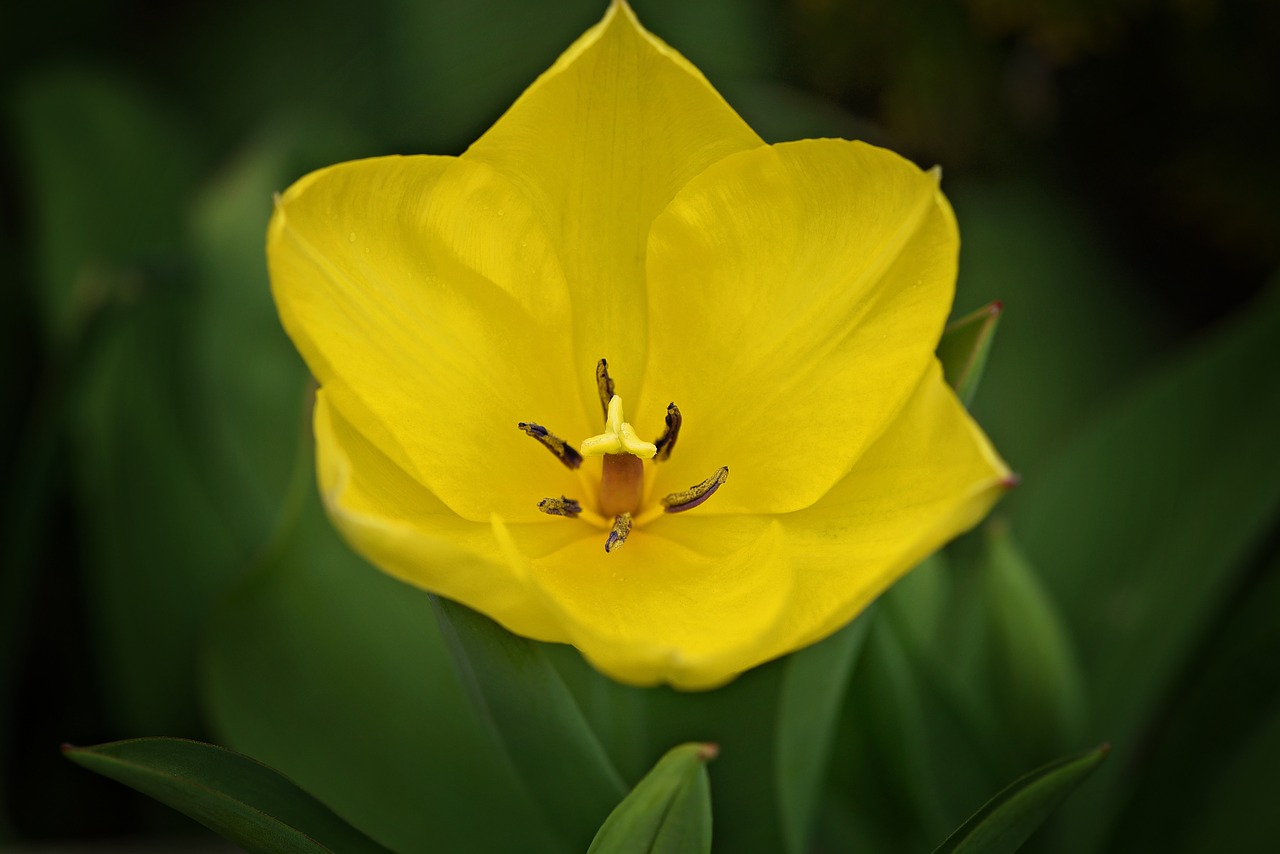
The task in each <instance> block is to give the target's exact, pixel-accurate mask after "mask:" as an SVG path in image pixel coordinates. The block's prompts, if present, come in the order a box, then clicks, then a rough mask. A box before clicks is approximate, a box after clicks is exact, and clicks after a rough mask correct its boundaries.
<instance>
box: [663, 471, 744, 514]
mask: <svg viewBox="0 0 1280 854" xmlns="http://www.w3.org/2000/svg"><path fill="white" fill-rule="evenodd" d="M728 479H729V467H728V466H720V468H718V469H716V473H715V474H713V475H711V477H709V478H707V479H706V480H704V481H703V482H702V483H700V484H698V485H697V486H691V487H689V488H688V489H686V490H684V491H683V492H673V493H671V494H670V495H668V496H667V497H666V498H664V499H662V506H663V507H665V508H666V511H667V512H668V513H681V512H683V511H685V510H692V509H693V508H695V507H697V506H698V505H699V504H701V503H702V502H704V501H706V500H707V499H708V498H710V497H711V496H712V495H714V494H715V491H716V490H717V489H719V488H720V486H721V484H723V483H724V482H725V481H726V480H728Z"/></svg>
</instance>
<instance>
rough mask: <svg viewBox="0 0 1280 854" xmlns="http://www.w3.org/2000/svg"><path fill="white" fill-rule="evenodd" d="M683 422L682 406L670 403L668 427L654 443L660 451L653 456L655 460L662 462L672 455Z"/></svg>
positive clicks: (668, 406)
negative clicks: (681, 415)
mask: <svg viewBox="0 0 1280 854" xmlns="http://www.w3.org/2000/svg"><path fill="white" fill-rule="evenodd" d="M681 423H682V422H681V418H680V407H678V406H676V405H675V404H674V403H668V404H667V429H666V430H663V431H662V436H660V437H659V438H658V441H656V442H654V443H653V444H654V446H656V447H657V449H658V453H657V454H655V455H654V457H653V459H654V460H655V461H657V462H662V461H663V460H665V459H666V458H667V457H669V456H671V449H672V448H674V447H675V446H676V437H677V436H679V435H680V424H681Z"/></svg>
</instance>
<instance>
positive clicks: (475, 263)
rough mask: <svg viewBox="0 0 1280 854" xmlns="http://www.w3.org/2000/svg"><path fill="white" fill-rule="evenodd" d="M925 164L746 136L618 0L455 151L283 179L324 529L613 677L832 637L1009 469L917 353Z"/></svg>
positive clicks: (844, 144) (929, 216)
mask: <svg viewBox="0 0 1280 854" xmlns="http://www.w3.org/2000/svg"><path fill="white" fill-rule="evenodd" d="M938 181H939V177H938V175H937V173H936V172H925V171H921V170H920V169H919V168H917V167H916V166H914V165H913V164H911V163H910V162H908V161H907V160H905V159H903V158H901V157H899V156H897V155H895V154H893V153H891V152H889V151H886V150H884V149H880V148H876V147H873V146H870V145H866V144H863V143H859V142H849V141H845V140H833V139H823V140H802V141H799V142H790V143H782V144H777V145H766V144H764V142H763V141H762V140H761V139H760V138H759V137H758V136H757V135H756V134H755V133H754V132H753V131H752V130H751V129H750V128H749V127H747V125H746V124H745V123H744V122H743V121H742V119H741V118H739V117H738V115H737V114H736V113H734V111H733V110H732V109H731V108H730V107H729V106H728V105H727V104H726V103H725V102H724V100H723V99H722V98H721V97H720V95H719V94H718V93H717V92H716V91H715V90H714V89H713V88H712V87H711V85H710V84H709V83H708V82H707V81H706V79H705V78H704V77H703V76H702V74H701V73H700V72H699V71H698V70H697V69H696V68H694V67H693V65H691V64H690V63H689V62H688V61H687V60H686V59H684V58H683V57H682V56H680V55H679V54H678V53H676V52H675V51H674V50H672V49H671V48H670V47H668V46H667V45H666V44H664V43H663V42H661V41H659V40H658V39H657V38H656V37H654V36H653V35H652V34H650V33H648V32H647V31H645V30H644V29H643V28H642V27H641V26H640V24H639V22H638V21H637V20H636V18H635V15H634V13H633V12H632V11H631V9H630V8H629V7H628V6H627V5H626V4H625V3H624V2H621V0H619V2H615V3H613V5H612V6H610V8H609V10H608V12H607V13H606V14H605V16H604V18H603V20H601V21H600V23H598V24H597V25H596V26H594V27H592V28H591V29H590V30H588V31H587V32H586V33H585V34H584V35H583V36H582V37H581V38H580V39H578V41H577V42H575V43H574V44H573V45H572V46H571V47H570V48H569V49H568V50H567V51H566V52H565V53H564V55H563V56H561V57H560V59H559V60H558V61H557V62H556V63H555V64H554V65H553V66H552V67H551V68H550V69H549V70H548V71H546V72H545V73H544V74H543V75H542V76H541V77H540V78H539V79H538V80H537V81H536V82H535V83H534V84H533V85H532V86H530V87H529V89H528V90H527V91H526V92H525V93H524V94H523V95H522V96H521V97H520V98H519V100H517V101H516V103H515V104H514V105H513V106H512V107H511V108H510V109H509V110H508V111H507V113H506V114H505V115H504V116H503V117H502V118H501V119H499V120H498V122H497V124H495V125H494V126H493V127H492V128H490V129H489V131H488V132H487V133H485V134H484V136H482V137H481V138H480V139H479V140H478V141H477V142H476V143H475V144H474V145H472V146H471V148H470V149H468V150H467V151H466V153H464V154H463V155H462V156H461V157H436V156H416V157H380V158H374V159H369V160H361V161H356V162H352V163H343V164H339V165H336V166H332V167H329V168H326V169H321V170H319V171H317V172H314V173H312V174H310V175H308V176H306V177H304V178H302V179H301V180H299V181H298V182H297V183H296V184H294V185H293V186H292V187H290V188H289V190H288V191H287V192H285V193H284V194H283V195H282V196H281V197H280V198H279V200H278V203H277V206H276V211H275V216H274V218H273V219H272V222H271V226H270V230H269V233H268V241H267V248H268V255H269V261H270V268H271V281H272V289H273V292H274V295H275V299H276V303H277V306H278V307H279V311H280V316H281V319H282V321H283V323H284V326H285V328H286V330H287V331H288V333H289V335H290V337H291V338H292V339H293V341H294V343H295V344H296V346H297V347H298V349H299V351H301V353H302V355H303V357H304V358H305V359H306V361H307V364H308V365H309V366H310V368H311V372H312V373H313V374H314V375H315V377H316V379H317V380H318V381H319V383H320V390H319V393H318V395H317V399H316V407H315V421H314V427H315V435H316V442H317V458H318V470H319V482H320V489H321V491H322V493H323V496H324V500H325V503H326V506H327V508H328V511H329V513H330V515H331V517H332V519H333V521H334V522H335V524H336V525H337V527H338V528H339V529H340V530H341V531H342V533H343V534H344V535H345V537H346V538H347V540H348V541H349V542H350V543H351V544H352V546H354V548H355V549H357V550H358V551H359V552H360V553H361V554H363V555H364V556H365V557H366V558H367V559H368V560H369V561H371V562H372V563H373V564H375V565H376V566H378V567H380V568H381V569H383V570H385V571H386V572H388V573H390V574H392V575H394V576H396V577H397V578H400V579H402V580H404V581H406V582H408V583H410V584H414V585H417V586H419V587H421V588H424V589H426V590H430V591H432V592H435V593H438V594H440V595H442V596H446V597H448V598H451V599H454V600H456V601H459V602H461V603H463V604H465V605H468V606H470V607H471V608H474V609H475V610H478V611H480V612H482V613H485V614H487V615H489V616H490V617H492V618H493V619H495V620H497V621H498V622H499V623H501V624H502V625H504V626H506V627H507V628H508V629H510V630H511V631H513V632H516V633H518V634H520V635H524V636H527V637H531V638H535V639H538V640H544V641H555V642H561V643H570V644H573V645H574V646H576V647H577V648H578V649H580V650H581V651H582V653H583V654H584V655H585V656H586V657H587V659H588V660H590V661H591V662H592V663H593V664H594V665H595V666H596V667H597V668H599V669H600V670H602V671H603V672H605V673H607V674H609V675H610V676H612V677H614V678H616V679H618V680H620V681H623V682H627V683H631V684H637V685H648V684H654V683H658V682H663V681H665V682H669V683H671V684H673V685H675V686H677V687H681V688H687V689H704V688H710V687H714V686H716V685H719V684H722V683H724V682H726V681H728V680H730V679H732V678H733V677H734V676H735V675H736V674H738V673H740V672H742V671H743V670H746V669H747V668H750V667H753V666H755V665H757V664H760V663H761V662H764V661H767V660H769V659H772V658H775V657H777V656H780V655H783V654H785V653H787V652H790V651H792V650H795V649H798V648H800V647H803V646H805V645H807V644H810V643H813V642H814V641H817V640H819V639H820V638H822V637H824V636H826V635H828V634H830V633H831V632H834V631H835V630H836V629H838V628H840V627H841V626H842V625H844V624H845V623H847V622H848V621H849V620H851V619H852V618H853V617H854V616H856V615H857V614H858V613H859V612H860V611H861V610H862V609H863V608H865V607H866V606H867V605H868V604H869V603H870V602H871V601H872V600H873V599H875V597H876V596H878V595H879V594H880V593H881V592H883V591H884V590H885V589H886V588H887V587H888V586H889V585H890V584H892V583H893V582H894V581H895V580H896V579H897V578H899V577H900V576H901V575H902V574H903V573H905V572H906V571H907V570H909V569H910V568H911V567H912V566H913V565H915V564H916V563H917V562H918V561H920V560H921V559H922V558H924V557H925V556H927V555H928V554H929V553H930V552H932V551H934V550H935V549H937V548H938V547H939V546H940V545H942V544H944V543H945V542H946V541H947V540H949V539H950V538H952V537H954V536H955V535H956V534H958V533H960V532H962V531H964V530H966V529H967V528H970V527H971V526H973V525H975V524H976V523H977V522H978V521H979V520H980V519H981V518H982V517H983V516H984V515H985V514H986V513H987V511H988V510H989V509H990V507H991V505H992V504H993V503H994V502H995V500H996V499H997V498H998V497H999V495H1000V494H1001V493H1002V492H1003V489H1004V486H1005V484H1006V483H1007V482H1008V480H1009V477H1010V474H1009V470H1008V468H1007V467H1006V466H1005V464H1004V463H1003V462H1002V461H1001V460H1000V458H999V456H998V455H997V454H996V453H995V451H994V450H993V449H992V447H991V445H990V444H989V442H988V441H987V439H986V437H985V436H984V435H983V434H982V432H981V431H980V429H979V428H978V427H977V426H976V425H975V424H974V423H973V422H972V421H971V420H970V418H969V416H968V415H967V413H966V412H965V410H964V408H963V407H962V406H961V405H960V404H959V403H958V401H957V400H956V397H955V395H954V394H953V393H952V391H951V389H950V388H948V387H947V385H946V384H945V383H944V381H943V378H942V373H941V370H940V368H939V365H938V363H937V360H936V358H935V356H934V349H935V347H936V345H937V342H938V338H939V336H940V334H941V332H942V328H943V324H944V322H945V320H946V317H947V314H948V311H949V309H950V305H951V300H952V297H953V291H954V285H955V274H956V258H957V253H958V248H959V238H958V235H957V229H956V224H955V220H954V217H953V215H952V212H951V208H950V206H949V205H948V204H947V201H946V199H945V197H944V196H943V195H942V193H941V191H940V190H939V187H938ZM602 359H607V360H608V361H607V369H606V368H605V367H604V366H603V365H602V363H601V360H602ZM598 367H599V368H600V369H599V370H597V368H598ZM623 401H625V402H626V403H625V408H624V403H623ZM673 402H674V404H676V405H675V406H671V407H669V404H671V403H673ZM672 422H674V423H672ZM517 425H519V428H517ZM677 436H678V443H677V442H675V441H674V440H675V438H676V437H677ZM650 440H652V441H650ZM539 444H541V445H544V446H545V449H544V448H540V447H538V445H539ZM548 450H550V451H551V452H550V453H548V452H547V451H548ZM730 472H731V473H732V474H731V476H730V474H729V473H730ZM713 493H714V494H713ZM540 505H541V506H540ZM673 511H682V512H673ZM624 517H625V518H624ZM606 547H607V548H608V550H606Z"/></svg>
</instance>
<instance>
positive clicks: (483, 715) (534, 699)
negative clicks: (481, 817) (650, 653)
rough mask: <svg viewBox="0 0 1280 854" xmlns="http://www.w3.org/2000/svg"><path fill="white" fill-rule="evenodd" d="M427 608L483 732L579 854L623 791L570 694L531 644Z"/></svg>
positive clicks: (483, 620)
mask: <svg viewBox="0 0 1280 854" xmlns="http://www.w3.org/2000/svg"><path fill="white" fill-rule="evenodd" d="M431 603H432V605H433V606H434V607H435V612H436V618H437V620H438V621H439V623H440V631H441V634H442V635H443V636H444V639H445V642H446V644H447V646H448V648H449V652H450V653H451V655H452V657H453V662H454V666H455V667H456V668H457V670H458V676H459V678H460V679H461V680H462V684H463V686H464V687H465V688H466V690H467V694H468V695H469V696H470V698H471V702H472V704H473V705H474V706H475V709H476V712H477V713H478V716H479V718H480V721H481V723H482V725H483V726H484V727H485V728H486V729H487V730H488V731H489V733H490V735H491V736H493V738H494V740H495V742H496V744H497V745H498V746H499V747H500V748H501V750H502V752H503V753H504V754H505V755H506V756H507V758H508V759H509V760H510V761H511V765H512V767H513V768H514V769H515V771H516V773H517V775H518V776H519V777H520V779H521V780H522V781H523V782H524V784H525V786H526V787H527V788H528V790H529V793H530V794H531V795H532V796H533V797H534V798H535V799H536V800H537V801H538V803H540V804H542V805H543V806H544V807H545V808H546V811H547V815H548V818H549V819H550V820H551V822H552V823H553V824H554V825H555V826H556V827H557V828H558V829H559V830H560V832H561V833H562V834H563V835H564V837H565V838H566V839H567V840H568V841H569V842H570V843H571V844H572V845H573V847H574V848H575V849H576V848H579V847H580V846H579V845H578V843H579V841H582V842H585V841H586V840H585V838H583V839H582V840H579V837H580V836H589V835H590V834H591V833H592V832H593V831H594V828H596V827H598V826H599V824H600V821H601V820H602V818H603V816H606V815H608V814H609V810H610V809H611V808H612V806H613V805H614V804H616V803H617V802H618V800H619V799H620V798H622V797H623V795H624V794H625V793H626V787H625V785H624V784H623V782H622V778H621V777H619V776H618V772H617V771H616V770H615V769H614V767H613V765H612V763H611V762H610V761H609V757H608V756H606V755H605V752H604V748H602V747H601V746H600V742H599V741H598V740H597V739H596V737H595V734H594V733H593V732H592V731H591V727H590V726H589V725H588V724H587V721H586V719H585V718H584V717H583V715H582V711H581V709H579V708H578V706H577V704H576V703H575V702H574V700H573V697H572V695H571V694H570V693H569V689H568V688H566V687H565V684H564V682H563V680H561V678H560V675H559V674H558V673H557V672H556V670H555V668H554V667H552V666H551V662H549V661H548V660H547V659H546V657H545V656H544V655H543V654H542V651H541V650H540V649H539V648H538V647H537V646H536V645H535V644H534V643H533V642H532V641H530V640H527V639H525V638H521V637H516V636H515V635H513V634H511V633H510V632H508V631H507V630H506V629H504V628H502V627H501V626H499V625H498V624H497V623H495V622H493V621H492V620H490V619H489V618H488V617H485V616H484V615H482V614H477V613H476V612H475V611H472V610H471V609H470V608H467V607H465V606H463V605H459V604H457V603H456V602H451V601H450V600H448V599H441V598H439V597H436V596H432V597H431Z"/></svg>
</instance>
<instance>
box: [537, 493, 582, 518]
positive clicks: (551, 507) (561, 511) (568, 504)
mask: <svg viewBox="0 0 1280 854" xmlns="http://www.w3.org/2000/svg"><path fill="white" fill-rule="evenodd" d="M538 509H539V510H541V511H542V512H543V513H546V514H547V515H548V516H567V517H569V518H570V519H576V518H578V514H579V513H581V512H582V505H581V504H579V503H578V502H577V501H575V500H573V499H572V498H569V497H567V496H564V495H561V496H560V497H559V498H544V499H542V500H541V501H539V502H538Z"/></svg>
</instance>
